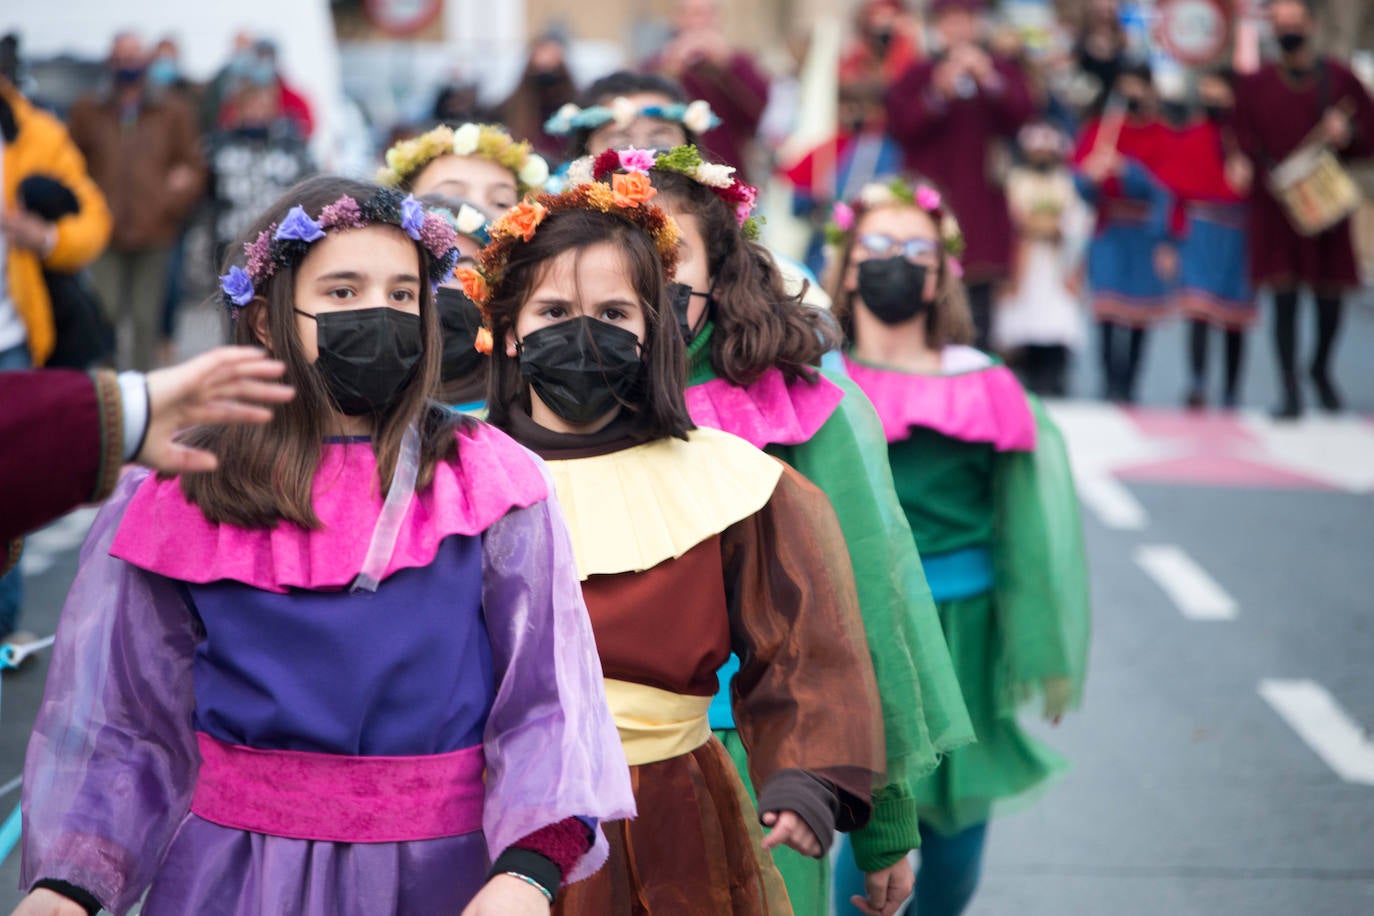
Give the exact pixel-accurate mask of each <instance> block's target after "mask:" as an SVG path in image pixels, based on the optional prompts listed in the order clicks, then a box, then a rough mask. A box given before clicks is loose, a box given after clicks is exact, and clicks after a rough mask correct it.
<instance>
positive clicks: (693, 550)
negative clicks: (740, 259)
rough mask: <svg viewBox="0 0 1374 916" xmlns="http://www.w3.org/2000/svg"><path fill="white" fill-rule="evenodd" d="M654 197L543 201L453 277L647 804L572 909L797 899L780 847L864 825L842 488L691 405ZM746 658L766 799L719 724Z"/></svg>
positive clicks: (664, 233) (869, 679)
mask: <svg viewBox="0 0 1374 916" xmlns="http://www.w3.org/2000/svg"><path fill="white" fill-rule="evenodd" d="M610 155H615V154H614V153H612V154H610ZM653 196H654V188H653V187H652V185H651V184H650V182H649V180H648V178H647V177H646V176H644V175H616V176H614V177H613V178H612V181H611V184H610V185H609V186H608V185H607V184H603V183H601V182H597V181H588V182H587V183H585V184H579V185H576V186H574V187H573V188H571V189H570V190H568V191H565V192H563V193H562V194H558V195H552V194H541V195H538V196H536V197H534V198H531V199H530V200H527V201H525V202H523V203H521V204H520V205H519V206H517V207H516V208H515V209H513V210H511V211H510V212H509V213H507V214H506V215H505V216H504V217H502V218H501V219H500V220H498V221H497V222H496V223H495V224H494V225H493V226H492V244H491V245H489V246H487V247H486V248H485V249H483V251H482V253H481V254H480V255H479V257H478V263H479V268H478V269H477V270H473V271H465V272H461V273H460V275H461V277H462V279H463V282H464V284H465V285H466V287H467V289H468V292H469V295H471V296H472V298H473V299H474V300H475V301H476V302H478V304H479V305H481V306H482V308H483V312H484V314H485V315H486V317H487V320H488V324H489V327H490V329H491V333H492V336H493V341H494V343H495V346H494V348H493V351H492V363H493V365H492V383H491V389H490V392H491V398H490V403H489V404H488V407H489V409H490V411H491V420H492V422H493V423H494V424H495V425H497V426H499V427H501V428H502V429H506V430H508V431H510V433H511V434H512V435H513V436H515V438H516V439H517V440H518V441H520V442H521V443H522V444H524V445H526V446H527V447H529V448H532V449H534V450H535V451H536V452H538V453H539V454H540V455H541V456H542V457H544V458H545V460H547V461H548V463H549V467H550V469H551V471H552V473H553V477H554V480H555V485H556V489H557V492H558V498H559V501H560V503H561V504H562V505H563V507H564V508H565V510H566V512H567V518H568V525H569V528H570V529H571V531H572V539H573V551H574V554H575V555H576V558H577V564H578V569H579V572H580V573H581V576H582V580H583V593H584V595H585V596H586V599H587V608H588V611H589V612H590V614H591V620H592V628H593V630H594V631H595V632H596V638H597V645H598V647H599V648H600V650H601V662H602V667H603V669H604V672H605V677H606V685H607V697H608V699H609V701H610V703H611V709H612V712H613V714H614V715H615V718H616V723H617V725H618V726H619V727H620V734H621V741H622V744H623V746H624V749H625V754H626V759H627V760H628V762H629V763H630V766H631V773H632V780H633V782H634V786H635V798H636V803H637V805H638V809H639V816H638V818H637V819H636V820H634V821H625V822H622V823H619V824H616V825H614V830H613V831H608V832H609V833H610V837H609V838H610V841H611V861H610V864H609V866H608V867H607V868H606V869H604V870H603V871H601V872H600V873H598V874H597V875H596V876H594V877H593V878H592V879H590V880H589V881H587V882H585V883H583V884H580V885H577V886H576V887H573V888H572V889H570V891H569V893H568V895H567V897H566V898H565V899H564V901H563V903H562V904H561V906H560V909H559V912H560V913H561V914H563V916H633V914H643V913H713V914H714V913H732V914H736V916H763V914H770V913H771V914H781V913H790V912H791V907H790V905H789V904H788V898H787V893H786V891H785V890H784V889H783V888H782V887H781V886H780V882H779V881H778V878H777V871H776V869H775V868H774V867H773V865H772V862H771V859H770V855H769V850H770V849H772V848H774V847H778V846H781V845H784V844H785V845H787V846H789V847H791V848H793V849H795V850H797V851H798V852H801V853H802V854H804V855H809V856H812V857H819V856H823V855H825V853H826V851H827V849H828V847H829V845H830V842H831V840H832V837H833V834H834V832H835V830H837V829H838V830H842V831H844V830H852V829H855V828H857V827H860V826H862V825H863V824H864V823H865V822H866V821H867V820H868V816H869V812H870V810H871V796H872V789H873V780H874V778H875V777H876V775H877V774H878V773H879V772H881V771H882V769H883V751H882V744H883V742H882V738H881V735H882V726H881V720H880V718H879V716H880V713H879V709H878V699H877V696H876V693H877V691H876V686H875V684H874V682H873V669H872V666H871V663H870V662H869V660H868V651H867V646H866V643H865V640H864V636H863V631H862V625H861V623H860V620H859V616H858V608H857V602H856V599H855V595H854V579H853V572H852V570H851V569H850V567H849V564H848V562H847V554H846V551H845V546H844V541H843V536H842V533H841V529H840V526H839V524H838V522H837V521H836V519H835V514H834V511H833V510H832V508H831V506H830V503H829V501H828V500H827V499H826V498H825V496H824V495H823V494H822V493H821V492H820V491H819V490H817V489H816V488H815V487H813V486H812V485H811V484H809V483H807V482H806V481H805V480H804V479H803V478H802V477H801V476H800V475H799V474H798V473H797V472H796V471H794V470H792V469H791V468H789V467H788V466H786V465H784V464H782V463H780V462H778V461H776V460H775V459H773V458H770V457H769V456H767V455H765V454H764V453H763V452H761V451H759V450H757V449H755V448H754V447H753V446H751V445H750V444H749V443H748V442H745V441H744V440H742V439H739V438H736V437H735V436H731V435H729V434H728V433H723V432H719V431H717V430H713V429H702V428H696V427H695V426H694V425H693V423H692V421H691V419H690V418H689V416H688V412H687V407H686V404H685V401H684V396H683V348H682V334H681V331H680V329H679V325H678V321H677V320H676V318H675V317H674V310H673V306H672V304H671V297H670V294H669V290H668V283H669V281H670V280H671V278H672V277H673V272H674V268H675V265H676V263H677V260H678V254H679V247H678V238H679V236H678V231H677V227H676V224H675V223H674V222H673V221H672V219H671V218H670V217H668V216H667V215H666V214H664V213H663V211H662V210H660V209H659V208H658V207H657V206H655V205H654V204H653V203H652V202H651V201H652V197H653ZM665 608H672V609H673V612H672V613H665V612H664V609H665ZM732 651H733V652H735V654H737V655H738V656H739V658H740V663H741V668H740V673H739V675H738V676H737V677H736V678H735V679H734V683H733V690H732V694H731V697H732V700H733V708H734V714H735V719H736V722H737V724H738V727H739V730H740V734H741V737H742V739H743V741H744V744H745V745H746V746H748V748H749V752H750V769H751V772H752V774H753V777H754V785H755V786H756V787H757V788H758V808H757V812H756V810H755V807H754V805H752V804H751V803H750V800H749V797H748V796H747V795H746V794H745V792H744V786H743V785H742V784H741V782H740V779H739V777H738V776H737V775H736V774H735V770H734V767H733V765H732V764H731V760H730V757H729V755H728V754H727V752H726V750H725V748H724V747H723V746H722V744H721V742H720V741H719V740H718V739H716V738H715V737H713V736H712V734H711V730H710V725H709V721H710V720H709V709H710V705H711V697H712V696H713V695H714V694H715V693H716V689H717V679H716V678H717V671H718V670H719V669H720V668H721V666H723V665H724V664H725V663H726V660H727V659H728V657H729V655H730V653H731V652H732ZM760 815H761V817H760ZM760 820H761V821H762V823H763V824H764V825H765V826H767V827H769V828H770V832H769V834H768V835H767V837H763V838H761V837H760V832H761V831H760V830H759V828H758V824H759V821H760Z"/></svg>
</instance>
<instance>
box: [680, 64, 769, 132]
mask: <svg viewBox="0 0 1374 916" xmlns="http://www.w3.org/2000/svg"><path fill="white" fill-rule="evenodd" d="M683 82H684V83H687V84H690V88H691V89H695V90H697V91H696V93H694V94H696V95H699V96H700V97H701V98H703V99H705V100H706V101H708V102H710V103H711V109H712V110H713V111H715V112H716V114H718V115H720V118H721V120H722V121H723V122H724V123H725V124H726V125H727V126H728V127H729V129H730V132H731V133H733V134H735V135H736V136H739V137H752V136H753V135H754V134H755V133H757V132H758V129H759V121H760V120H761V119H762V118H763V110H764V109H765V108H767V107H768V77H766V76H764V75H763V74H762V73H760V72H759V69H758V68H757V67H755V66H754V63H753V61H751V60H750V59H749V58H748V56H746V55H744V54H735V55H733V56H732V57H731V58H730V61H729V63H727V64H725V65H723V66H722V65H720V64H715V63H711V62H710V61H702V62H700V63H696V64H693V65H692V66H691V68H690V71H689V73H688V74H684V79H683Z"/></svg>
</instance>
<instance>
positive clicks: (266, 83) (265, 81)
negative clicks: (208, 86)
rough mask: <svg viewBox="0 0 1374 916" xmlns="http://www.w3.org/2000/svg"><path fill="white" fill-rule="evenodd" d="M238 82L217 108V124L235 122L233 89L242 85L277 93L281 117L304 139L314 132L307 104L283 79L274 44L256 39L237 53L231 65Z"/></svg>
mask: <svg viewBox="0 0 1374 916" xmlns="http://www.w3.org/2000/svg"><path fill="white" fill-rule="evenodd" d="M232 67H233V72H234V73H235V75H236V76H237V80H236V82H235V83H234V84H232V85H231V87H230V93H229V95H227V96H225V98H224V101H223V103H222V105H221V106H220V110H219V115H218V117H217V119H216V123H217V124H218V125H219V126H220V127H227V126H229V125H232V124H234V123H235V122H236V121H237V120H238V112H237V111H235V110H234V108H235V103H236V101H237V99H236V90H237V89H239V88H240V87H241V86H243V85H244V84H247V85H250V86H261V87H266V88H270V89H271V90H272V91H274V92H275V93H276V94H277V108H278V109H279V110H280V111H281V114H282V116H283V117H285V118H288V119H290V121H291V122H292V123H293V124H294V125H295V126H296V131H297V132H298V133H299V134H300V135H301V137H303V138H304V139H306V140H309V139H310V135H311V133H312V132H313V131H314V130H315V117H314V115H313V114H312V112H311V110H310V102H309V100H307V99H306V97H305V96H303V95H301V94H300V93H299V92H297V91H296V90H295V89H294V88H292V86H291V85H290V84H289V83H287V82H286V78H285V77H283V76H282V73H281V65H280V63H279V61H278V59H277V45H276V42H274V41H271V40H269V39H266V38H259V39H257V40H256V41H254V42H253V44H252V45H251V46H250V47H249V48H248V49H247V50H246V51H243V52H238V54H237V55H236V57H235V60H234V63H233V64H232Z"/></svg>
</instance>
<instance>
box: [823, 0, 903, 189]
mask: <svg viewBox="0 0 1374 916" xmlns="http://www.w3.org/2000/svg"><path fill="white" fill-rule="evenodd" d="M920 56H921V46H920V25H919V24H918V23H917V22H916V21H915V20H914V19H913V18H912V16H911V14H910V12H909V11H908V10H907V8H906V5H905V4H904V3H903V2H902V0H865V2H864V3H863V4H862V5H861V6H860V7H859V9H858V11H857V12H855V14H854V34H853V35H852V36H850V39H849V42H848V44H847V47H846V48H845V51H844V56H843V57H841V58H840V71H839V76H840V85H841V87H851V88H855V89H857V88H859V87H866V88H867V89H869V90H870V91H871V92H873V93H874V94H875V95H876V96H877V97H878V98H880V99H881V98H882V94H883V92H885V91H886V90H887V87H888V86H889V85H891V84H892V82H893V81H894V80H896V79H897V78H898V77H899V76H901V75H902V74H903V73H905V72H906V70H907V68H908V67H910V66H911V65H912V64H913V63H915V62H916V60H917V59H918V58H919V57H920ZM842 199H844V200H849V198H847V197H846V198H842Z"/></svg>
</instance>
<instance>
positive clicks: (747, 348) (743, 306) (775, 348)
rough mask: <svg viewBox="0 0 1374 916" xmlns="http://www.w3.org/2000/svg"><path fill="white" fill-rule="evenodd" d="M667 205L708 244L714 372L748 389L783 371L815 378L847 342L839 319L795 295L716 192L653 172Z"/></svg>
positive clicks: (790, 376)
mask: <svg viewBox="0 0 1374 916" xmlns="http://www.w3.org/2000/svg"><path fill="white" fill-rule="evenodd" d="M651 174H652V178H653V183H654V187H655V188H657V189H658V192H659V197H658V200H659V202H660V203H663V204H665V205H666V206H668V207H669V208H671V209H674V210H678V211H680V212H684V213H690V214H691V215H692V216H694V217H696V220H697V224H698V225H699V226H700V227H701V234H702V236H703V238H704V240H705V242H706V259H707V263H708V267H709V269H710V271H711V276H712V278H713V280H714V283H713V285H712V289H713V292H712V300H713V302H712V305H711V320H712V322H713V323H714V324H715V330H714V331H713V332H712V334H711V368H712V369H714V370H715V372H716V374H717V375H719V376H720V377H721V378H724V379H728V380H729V381H730V382H731V383H732V384H735V385H749V384H751V383H753V382H755V381H758V379H759V376H761V375H763V374H764V373H765V372H767V371H768V370H769V369H771V368H773V367H774V366H776V367H777V368H778V369H780V370H782V374H783V375H784V376H785V377H786V378H787V380H788V381H789V382H790V381H792V380H793V379H796V378H805V379H807V380H808V381H812V380H814V379H815V378H816V371H815V369H814V368H813V367H815V366H819V365H820V361H821V356H822V355H824V354H825V353H826V352H827V351H828V350H833V349H835V348H836V347H838V346H839V344H840V337H839V333H838V331H837V330H836V328H835V324H834V322H833V321H832V320H831V319H830V317H829V316H828V315H826V314H825V313H824V312H822V311H821V310H819V309H815V308H812V307H811V306H809V305H805V304H803V303H802V297H803V296H804V295H805V294H806V288H805V287H803V288H802V291H801V292H799V293H797V294H796V295H788V293H787V289H786V286H785V284H784V282H783V278H782V274H781V273H780V272H779V271H778V268H777V265H776V264H775V263H774V262H773V256H772V255H771V254H769V252H768V249H766V248H764V247H763V246H762V245H759V244H758V243H756V242H751V241H749V240H748V239H746V238H745V237H744V236H743V234H741V232H740V228H739V223H738V222H737V221H736V220H735V214H734V212H733V211H732V210H731V209H730V207H729V205H727V204H726V203H725V201H723V200H721V199H720V197H719V196H718V195H717V194H716V192H715V191H713V190H712V189H711V188H709V187H707V186H706V185H703V184H701V183H700V182H697V181H694V180H692V179H691V178H688V177H687V176H686V175H683V174H680V173H678V172H671V171H667V170H665V169H654V170H653V171H652V173H651Z"/></svg>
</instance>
